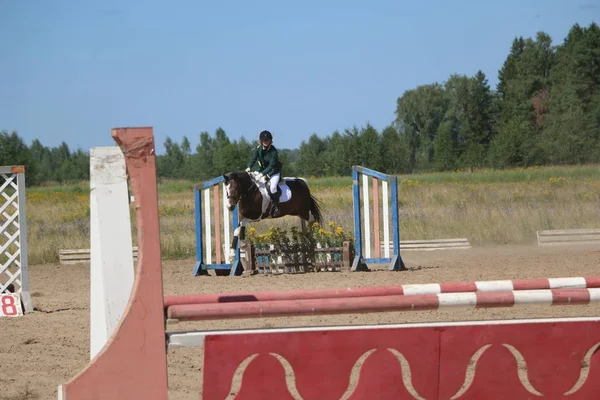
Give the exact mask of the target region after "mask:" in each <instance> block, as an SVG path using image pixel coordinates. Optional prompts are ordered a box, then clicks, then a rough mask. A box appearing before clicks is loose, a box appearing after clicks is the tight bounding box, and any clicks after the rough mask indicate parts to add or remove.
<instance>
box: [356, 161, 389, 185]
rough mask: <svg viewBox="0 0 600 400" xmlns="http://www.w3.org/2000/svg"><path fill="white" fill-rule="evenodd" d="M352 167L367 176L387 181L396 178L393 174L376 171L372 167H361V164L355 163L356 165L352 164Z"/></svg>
mask: <svg viewBox="0 0 600 400" xmlns="http://www.w3.org/2000/svg"><path fill="white" fill-rule="evenodd" d="M352 169H354V170H355V171H357V172H359V173H361V174H363V175H367V176H370V177H373V178H378V179H381V180H383V181H386V182H391V181H392V180H393V179H394V176H393V175H388V174H384V173H382V172H379V171H375V170H373V169H370V168H365V167H361V166H360V165H354V166H352Z"/></svg>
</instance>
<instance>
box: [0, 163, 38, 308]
mask: <svg viewBox="0 0 600 400" xmlns="http://www.w3.org/2000/svg"><path fill="white" fill-rule="evenodd" d="M26 215H27V214H26V208H25V169H24V167H21V166H8V167H6V166H3V167H0V293H4V292H13V293H18V294H20V295H21V299H22V303H23V306H24V308H25V311H26V312H29V311H32V310H33V305H32V304H31V299H30V296H29V279H28V275H27V217H26Z"/></svg>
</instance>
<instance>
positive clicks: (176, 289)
mask: <svg viewBox="0 0 600 400" xmlns="http://www.w3.org/2000/svg"><path fill="white" fill-rule="evenodd" d="M597 247H598V246H596V247H589V246H588V247H574V246H569V247H563V248H538V247H536V246H501V247H494V248H477V249H471V250H453V251H449V250H446V251H435V252H405V253H404V254H403V258H404V261H405V263H406V265H407V267H408V268H409V271H404V272H389V271H372V272H368V273H349V272H343V273H312V274H306V275H294V276H292V275H280V276H265V275H259V276H250V277H235V278H229V277H213V276H211V277H192V276H191V270H192V267H193V264H194V263H193V260H187V261H176V262H174V261H165V262H164V263H163V275H164V292H165V294H186V293H200V292H204V293H214V292H230V291H233V292H237V291H256V290H286V289H295V288H325V287H346V286H370V285H388V284H404V283H432V282H456V281H474V280H495V279H526V278H544V277H566V276H593V275H599V274H600V269H599V268H598V266H599V264H600V249H599V248H597ZM30 287H31V290H32V293H33V296H34V297H33V302H34V306H35V309H36V311H35V312H33V313H31V314H27V315H26V316H24V317H22V318H2V319H0V366H2V369H1V370H0V388H1V389H0V400H8V399H10V400H17V399H19V400H23V399H56V398H57V394H56V390H57V386H58V385H59V384H60V383H64V382H66V381H67V380H68V379H70V378H71V377H73V376H74V375H75V374H76V373H77V372H79V371H80V370H81V369H82V368H84V367H85V366H86V365H87V363H88V362H89V331H88V330H89V266H88V265H71V266H62V265H36V266H32V267H30ZM599 311H600V305H599V304H594V305H587V306H564V307H547V306H546V307H530V308H518V309H478V310H464V309H461V310H459V309H449V310H443V311H425V312H396V313H378V314H361V315H337V316H335V315H334V316H323V317H294V318H275V319H269V320H267V319H254V320H232V321H209V322H205V323H198V322H195V323H182V324H177V325H172V326H171V325H170V326H169V327H168V330H169V331H174V330H188V329H220V328H248V327H257V328H259V327H274V326H300V325H350V324H387V323H401V322H418V321H456V320H486V319H503V318H506V319H513V318H545V317H561V316H598V315H599ZM168 357H169V386H170V389H169V390H170V397H169V398H171V399H198V398H201V387H202V357H203V351H202V349H201V348H194V349H190V348H187V349H177V350H170V351H169V356H168Z"/></svg>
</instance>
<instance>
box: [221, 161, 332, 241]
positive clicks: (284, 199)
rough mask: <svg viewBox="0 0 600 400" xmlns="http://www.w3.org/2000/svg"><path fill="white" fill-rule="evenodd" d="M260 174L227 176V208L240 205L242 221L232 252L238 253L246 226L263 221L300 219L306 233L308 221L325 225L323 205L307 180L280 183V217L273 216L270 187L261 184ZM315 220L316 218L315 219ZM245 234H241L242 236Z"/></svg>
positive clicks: (235, 173) (237, 173)
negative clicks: (284, 218) (285, 218)
mask: <svg viewBox="0 0 600 400" xmlns="http://www.w3.org/2000/svg"><path fill="white" fill-rule="evenodd" d="M257 175H258V173H257V172H256V171H251V172H246V171H233V172H229V173H227V174H224V175H223V179H224V187H225V193H226V195H227V201H228V205H227V209H228V210H229V211H233V210H234V209H235V207H236V205H237V206H238V214H239V218H238V219H239V222H238V226H237V227H236V228H235V230H234V232H233V240H232V243H231V250H230V251H232V252H233V251H235V249H236V246H237V242H238V238H239V237H241V238H242V240H243V239H244V236H245V235H244V234H245V230H246V224H247V223H248V222H256V221H260V220H261V219H267V218H272V219H277V218H281V217H285V216H287V215H292V216H297V217H299V218H300V220H301V221H302V227H303V230H304V229H305V226H304V225H305V222H309V223H310V222H315V221H316V222H318V223H319V224H321V223H322V216H321V210H320V206H319V202H318V201H317V199H316V198H315V197H314V196H313V195H312V194H311V192H310V189H309V188H308V184H307V183H306V180H304V179H303V178H287V177H286V178H281V180H280V181H279V188H278V189H279V190H280V191H281V195H280V197H279V210H280V215H279V216H277V217H273V216H271V213H270V211H271V206H272V203H271V199H270V196H269V194H268V190H269V188H268V187H267V186H266V184H265V183H263V182H259V181H258V180H257V179H256V177H257ZM311 217H312V219H311ZM240 233H241V235H240Z"/></svg>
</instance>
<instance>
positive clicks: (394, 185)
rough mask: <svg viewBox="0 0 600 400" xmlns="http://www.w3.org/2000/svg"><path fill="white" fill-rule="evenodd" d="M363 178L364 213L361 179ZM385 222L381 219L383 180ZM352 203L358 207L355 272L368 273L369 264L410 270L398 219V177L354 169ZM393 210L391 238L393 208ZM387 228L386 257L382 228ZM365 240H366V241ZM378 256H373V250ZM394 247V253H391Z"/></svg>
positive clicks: (385, 240) (359, 167)
mask: <svg viewBox="0 0 600 400" xmlns="http://www.w3.org/2000/svg"><path fill="white" fill-rule="evenodd" d="M361 177H362V211H361V190H360V186H361V185H360V178H361ZM369 177H370V178H371V180H372V193H373V236H371V222H370V212H369V210H370V202H369ZM380 180H381V183H382V185H381V197H382V202H381V203H382V209H383V220H382V221H380V219H379V181H380ZM388 185H389V186H390V192H391V200H392V203H391V205H390V204H389V202H388ZM352 204H353V207H354V247H355V252H356V253H355V257H354V261H353V263H352V271H362V270H368V267H367V265H366V264H371V263H372V264H388V269H389V270H393V271H399V270H404V269H406V266H405V265H404V261H403V260H402V256H401V255H400V219H399V218H398V178H397V177H396V176H393V175H387V174H384V173H381V172H377V171H374V170H372V169H368V168H364V167H361V166H356V165H355V166H352ZM390 208H391V210H392V215H391V226H392V237H391V239H390V218H389V209H390ZM381 226H383V242H382V243H383V253H384V254H383V257H382V256H381V249H380V244H379V243H380V240H381V237H380V227H381ZM363 239H364V241H363ZM372 245H373V247H374V252H375V254H374V256H373V257H371V247H372ZM390 247H391V250H392V254H390Z"/></svg>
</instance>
